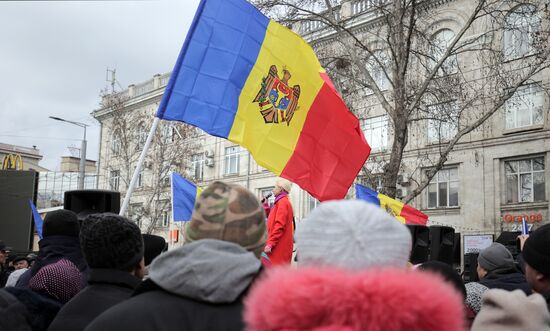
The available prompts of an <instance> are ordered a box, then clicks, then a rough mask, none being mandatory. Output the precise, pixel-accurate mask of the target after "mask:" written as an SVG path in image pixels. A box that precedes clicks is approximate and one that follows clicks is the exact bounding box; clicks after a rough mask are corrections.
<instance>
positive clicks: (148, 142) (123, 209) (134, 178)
mask: <svg viewBox="0 0 550 331" xmlns="http://www.w3.org/2000/svg"><path fill="white" fill-rule="evenodd" d="M159 121H160V118H158V117H156V116H155V120H154V121H153V125H152V126H151V130H150V131H149V135H148V136H147V140H146V141H145V145H144V146H143V150H142V151H141V155H140V156H139V160H138V163H137V165H136V170H134V175H133V176H132V180H131V181H130V185H129V186H128V191H126V196H125V197H124V202H123V203H122V207H120V212H119V213H118V214H119V215H120V216H124V214H125V213H126V209H128V203H129V202H130V196H131V195H132V192H133V191H134V187H135V186H136V182H137V179H138V176H139V172H140V171H141V166H142V165H143V161H145V155H147V150H148V149H149V146H150V145H151V141H152V140H153V135H154V134H155V131H156V130H157V126H158V124H159Z"/></svg>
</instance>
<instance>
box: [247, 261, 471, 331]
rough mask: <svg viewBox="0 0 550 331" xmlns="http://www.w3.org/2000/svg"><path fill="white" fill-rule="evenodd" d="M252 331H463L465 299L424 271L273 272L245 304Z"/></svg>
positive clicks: (254, 289)
mask: <svg viewBox="0 0 550 331" xmlns="http://www.w3.org/2000/svg"><path fill="white" fill-rule="evenodd" d="M245 309H246V310H245V321H246V323H247V330H248V331H260V330H261V331H275V330H279V331H280V330H287V331H290V330H302V331H304V330H316V331H321V330H323V331H329V330H330V331H344V330H345V331H354V330H357V331H359V330H369V331H405V330H406V331H435V330H442V331H443V330H445V331H459V330H464V312H463V305H462V299H461V297H460V294H459V293H458V292H455V290H454V289H453V288H451V287H450V286H449V285H447V284H445V283H444V282H443V280H441V279H440V278H438V277H437V276H436V275H432V274H429V273H423V272H420V271H407V270H393V269H386V270H373V271H366V272H350V271H344V270H338V269H329V268H325V269H314V268H301V269H282V268H281V269H272V270H270V271H269V272H268V273H267V275H266V276H265V278H263V279H262V280H261V281H259V282H258V283H257V284H256V285H255V286H254V287H253V289H252V292H251V293H250V296H249V297H248V298H247V300H246V308H245Z"/></svg>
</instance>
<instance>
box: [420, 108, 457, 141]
mask: <svg viewBox="0 0 550 331" xmlns="http://www.w3.org/2000/svg"><path fill="white" fill-rule="evenodd" d="M458 113H459V109H458V105H457V104H456V102H454V101H452V102H445V103H440V104H437V105H431V106H428V143H438V142H442V141H449V140H451V138H453V137H454V136H455V135H456V134H457V132H458Z"/></svg>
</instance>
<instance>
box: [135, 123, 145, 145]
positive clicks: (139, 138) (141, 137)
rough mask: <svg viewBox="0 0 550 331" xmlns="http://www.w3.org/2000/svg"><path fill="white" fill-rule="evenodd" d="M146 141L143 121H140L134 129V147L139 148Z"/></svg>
mask: <svg viewBox="0 0 550 331" xmlns="http://www.w3.org/2000/svg"><path fill="white" fill-rule="evenodd" d="M146 141H147V129H146V128H145V123H143V122H142V123H140V124H138V126H137V129H136V149H138V150H141V149H143V146H145V142H146Z"/></svg>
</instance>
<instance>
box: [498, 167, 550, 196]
mask: <svg viewBox="0 0 550 331" xmlns="http://www.w3.org/2000/svg"><path fill="white" fill-rule="evenodd" d="M504 168H505V173H506V203H518V202H535V201H545V200H546V194H545V190H544V185H545V179H544V157H536V158H530V159H523V160H513V161H506V162H504Z"/></svg>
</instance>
